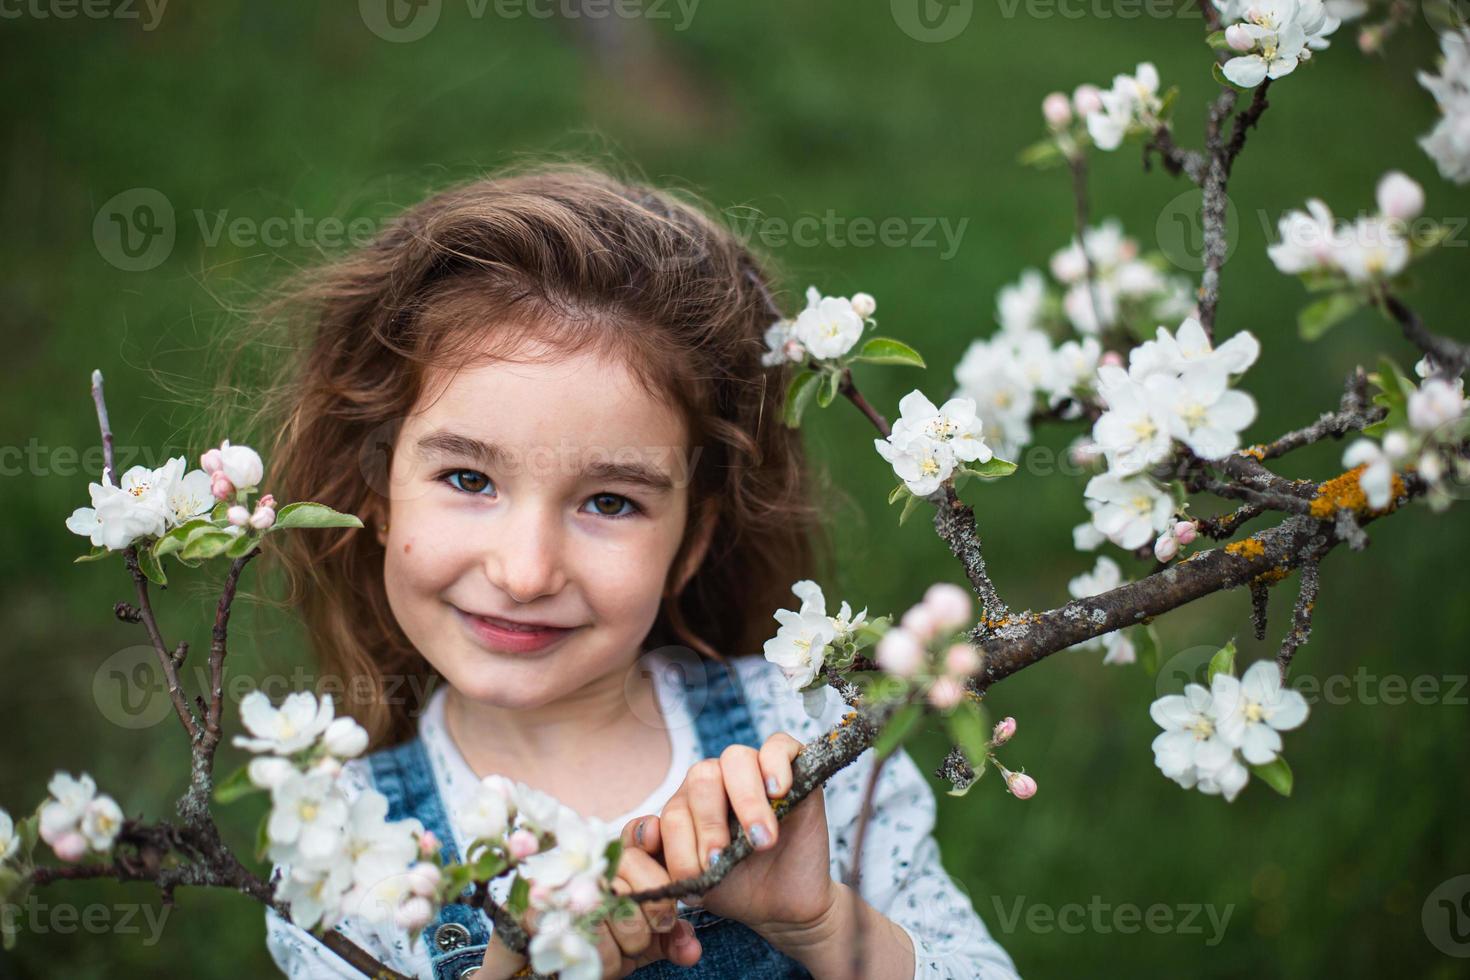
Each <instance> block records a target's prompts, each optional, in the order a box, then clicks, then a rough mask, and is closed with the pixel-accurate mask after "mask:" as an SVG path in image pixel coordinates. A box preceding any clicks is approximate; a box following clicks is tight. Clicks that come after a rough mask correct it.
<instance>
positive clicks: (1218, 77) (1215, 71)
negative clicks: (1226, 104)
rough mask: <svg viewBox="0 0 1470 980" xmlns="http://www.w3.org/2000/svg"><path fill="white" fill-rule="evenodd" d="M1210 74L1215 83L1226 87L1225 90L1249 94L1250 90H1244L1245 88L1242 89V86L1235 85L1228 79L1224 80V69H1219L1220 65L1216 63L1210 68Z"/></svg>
mask: <svg viewBox="0 0 1470 980" xmlns="http://www.w3.org/2000/svg"><path fill="white" fill-rule="evenodd" d="M1210 74H1211V75H1213V76H1215V81H1217V82H1219V83H1220V84H1221V85H1224V86H1226V87H1227V88H1233V89H1235V91H1237V92H1249V91H1250V89H1248V88H1246V87H1244V86H1242V85H1236V84H1235V83H1234V82H1232V81H1231V80H1230V79H1228V78H1226V77H1225V69H1224V68H1223V67H1221V65H1220V63H1219V62H1218V61H1217V62H1215V63H1214V64H1213V65H1211V66H1210Z"/></svg>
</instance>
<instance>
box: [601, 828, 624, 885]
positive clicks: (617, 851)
mask: <svg viewBox="0 0 1470 980" xmlns="http://www.w3.org/2000/svg"><path fill="white" fill-rule="evenodd" d="M605 853H606V855H607V880H608V881H612V880H613V879H614V878H616V877H617V876H618V859H619V858H621V857H622V856H623V839H622V838H621V837H619V838H618V839H616V840H614V841H611V842H609V843H608V845H607V851H606V852H605Z"/></svg>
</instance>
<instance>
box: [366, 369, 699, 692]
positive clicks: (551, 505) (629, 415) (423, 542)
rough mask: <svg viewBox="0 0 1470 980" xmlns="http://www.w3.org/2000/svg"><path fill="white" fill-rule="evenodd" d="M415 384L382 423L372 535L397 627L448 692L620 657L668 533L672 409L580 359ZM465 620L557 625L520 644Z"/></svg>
mask: <svg viewBox="0 0 1470 980" xmlns="http://www.w3.org/2000/svg"><path fill="white" fill-rule="evenodd" d="M540 353H546V352H540ZM429 380H430V381H431V382H432V383H431V384H429V385H426V388H425V392H424V395H423V396H422V397H421V398H420V399H419V402H418V404H417V405H416V406H415V407H414V411H413V413H412V414H411V415H410V417H409V418H408V419H407V420H406V422H405V424H404V426H403V428H402V430H401V432H400V434H399V436H398V441H397V443H396V446H395V448H394V452H393V456H392V469H391V475H390V484H391V486H390V490H389V495H390V501H391V507H390V515H389V519H388V532H387V533H386V534H384V533H383V532H382V530H381V529H379V533H378V536H379V539H380V540H381V541H383V543H384V547H385V549H386V555H385V559H384V567H383V575H384V580H385V584H386V587H387V594H388V602H389V605H390V606H391V607H392V610H393V614H394V616H395V617H396V618H397V620H398V622H399V624H400V625H401V626H402V627H403V630H404V632H405V633H406V634H407V636H408V638H409V640H410V641H412V642H413V644H414V646H415V647H417V649H418V650H419V651H420V652H421V653H422V654H423V655H424V657H425V658H426V659H427V660H428V661H429V662H430V663H431V664H432V665H433V666H434V667H435V668H436V669H437V670H438V671H439V672H440V673H441V674H442V675H443V676H444V678H445V679H446V680H447V681H448V682H449V683H450V685H451V686H452V687H453V688H454V689H455V690H456V691H457V692H459V693H460V694H461V695H462V696H464V697H466V698H468V699H470V700H471V701H475V702H480V703H484V704H493V705H496V706H500V707H506V708H520V707H535V706H538V705H542V704H547V703H550V702H554V701H556V700H558V699H559V698H561V697H563V696H565V695H567V694H569V693H571V692H573V691H576V690H578V689H579V688H582V687H583V686H584V685H587V684H589V683H591V682H592V681H594V680H596V679H598V678H601V677H605V676H607V675H608V674H609V673H611V672H612V671H614V670H619V669H625V668H627V667H628V666H629V665H631V664H632V663H633V662H634V661H635V660H636V658H637V656H638V654H639V652H640V644H641V642H642V640H643V639H644V637H645V636H646V635H647V634H648V630H649V629H650V627H651V626H652V625H653V622H654V619H655V618H656V616H657V613H658V609H659V604H660V601H661V598H662V596H663V590H664V586H665V582H666V581H667V576H668V572H669V568H670V564H671V563H672V561H673V559H674V556H675V552H676V551H677V550H678V547H679V543H680V540H681V538H682V536H683V533H684V525H685V520H686V514H687V508H688V502H689V501H688V483H689V475H690V474H689V471H690V469H691V467H690V466H689V465H688V460H689V453H688V451H687V448H686V434H685V426H684V422H683V420H682V418H681V417H680V416H679V413H678V412H676V411H675V410H674V409H673V408H671V407H669V406H667V405H665V404H664V403H662V402H661V401H659V400H658V399H656V398H654V397H653V396H652V395H650V394H649V393H648V392H647V391H645V390H644V389H643V387H642V386H641V385H640V384H639V382H638V381H637V379H636V378H635V377H634V376H633V375H632V374H631V373H630V372H629V371H628V370H627V369H626V368H625V367H623V366H622V365H621V364H620V363H619V362H617V361H616V360H612V359H609V358H606V357H604V356H600V355H596V354H581V355H575V356H571V357H566V356H561V355H557V356H548V357H546V358H545V359H544V360H538V361H537V362H536V363H505V362H492V363H488V364H484V365H476V366H470V367H466V368H464V369H461V370H459V371H458V372H457V373H455V374H453V375H452V376H448V377H438V378H431V379H429ZM702 554H703V548H698V549H696V553H695V554H694V555H693V556H692V560H691V561H690V562H689V563H686V567H687V569H688V572H687V573H686V574H688V573H692V571H693V570H694V569H695V568H697V566H698V561H699V559H700V558H701V557H702ZM681 577H682V576H681ZM675 584H676V585H682V581H680V582H676V583H675ZM474 616H481V617H494V618H497V619H500V620H509V621H513V622H518V623H522V624H541V625H547V626H555V627H561V628H563V629H564V630H565V632H554V633H551V634H549V642H548V641H547V640H546V635H545V634H543V637H541V638H538V637H535V636H532V637H530V638H529V640H528V639H527V638H526V637H525V635H524V634H521V641H520V642H518V641H517V640H516V638H515V637H514V636H513V635H512V636H510V637H507V635H506V634H504V633H503V632H497V631H494V630H488V631H487V630H486V629H484V628H483V626H480V625H478V624H477V622H476V620H475V619H474V618H473V617H474ZM528 647H535V648H534V649H528Z"/></svg>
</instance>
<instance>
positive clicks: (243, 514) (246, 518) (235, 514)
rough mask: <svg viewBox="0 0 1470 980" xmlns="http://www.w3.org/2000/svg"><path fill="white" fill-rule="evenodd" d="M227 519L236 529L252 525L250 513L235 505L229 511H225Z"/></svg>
mask: <svg viewBox="0 0 1470 980" xmlns="http://www.w3.org/2000/svg"><path fill="white" fill-rule="evenodd" d="M225 517H226V518H228V519H229V521H230V523H231V524H233V525H235V526H236V527H244V526H245V525H246V524H249V523H250V511H249V510H247V509H246V508H244V507H242V506H240V505H239V504H235V505H234V506H232V507H231V508H230V509H229V510H227V511H225Z"/></svg>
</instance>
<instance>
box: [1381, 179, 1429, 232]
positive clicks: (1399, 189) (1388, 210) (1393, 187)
mask: <svg viewBox="0 0 1470 980" xmlns="http://www.w3.org/2000/svg"><path fill="white" fill-rule="evenodd" d="M1378 211H1379V213H1380V214H1382V215H1383V216H1384V217H1385V218H1395V219H1397V220H1399V221H1413V220H1414V219H1415V218H1417V217H1419V215H1420V214H1421V213H1422V212H1423V211H1424V188H1422V187H1420V186H1419V185H1418V183H1416V182H1415V181H1414V179H1413V178H1412V177H1410V176H1408V175H1407V174H1404V173H1401V172H1399V171H1397V170H1391V171H1389V172H1388V173H1386V174H1384V175H1383V179H1382V180H1380V181H1379V182H1378Z"/></svg>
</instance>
